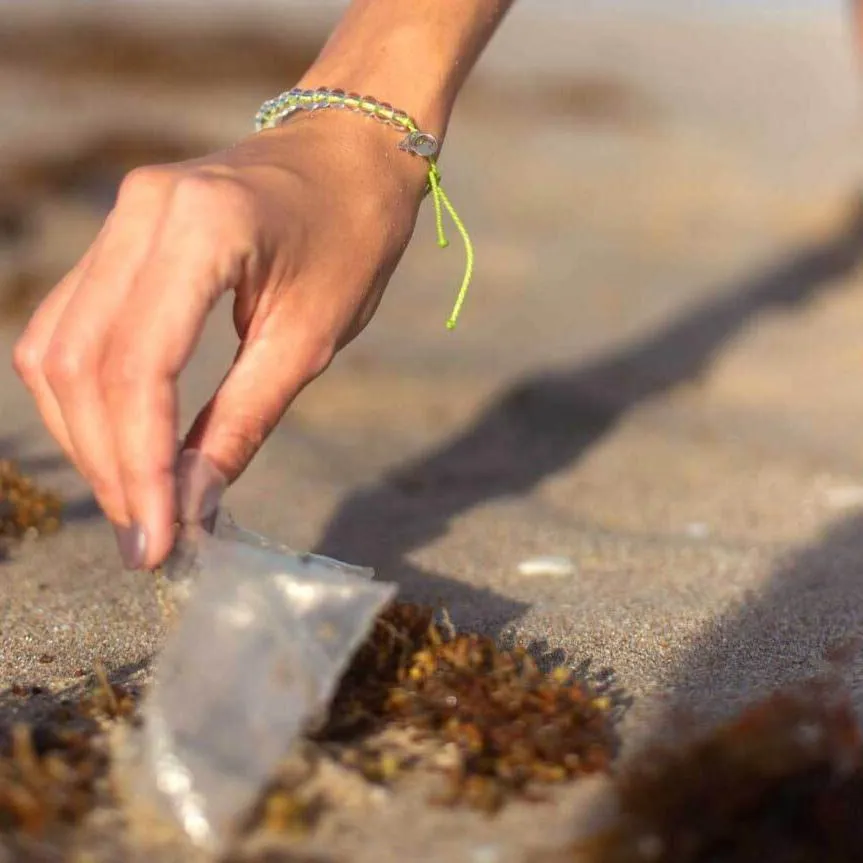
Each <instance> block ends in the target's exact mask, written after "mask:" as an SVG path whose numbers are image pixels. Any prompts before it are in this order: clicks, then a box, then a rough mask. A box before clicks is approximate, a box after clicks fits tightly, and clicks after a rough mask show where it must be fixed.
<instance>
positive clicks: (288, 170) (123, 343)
mask: <svg viewBox="0 0 863 863" xmlns="http://www.w3.org/2000/svg"><path fill="white" fill-rule="evenodd" d="M397 143H398V135H397V134H396V133H394V131H393V130H392V129H389V128H387V127H385V126H383V125H381V124H378V123H375V122H374V121H371V120H368V119H366V118H361V117H357V116H351V115H343V114H339V113H337V112H326V113H322V114H318V115H313V116H308V115H306V116H302V117H299V118H297V119H296V120H291V121H290V122H289V123H287V124H285V125H284V126H283V127H281V128H279V129H277V130H274V131H272V132H267V133H263V134H260V135H256V136H254V137H252V138H250V139H247V140H245V141H244V142H242V143H240V144H238V145H237V146H235V147H233V148H231V149H229V150H226V151H224V152H221V153H217V154H215V155H213V156H209V157H207V158H203V159H200V160H195V161H192V162H185V163H181V164H176V165H167V166H158V167H148V168H141V169H138V170H136V171H134V172H132V173H131V174H130V175H129V176H128V177H127V178H126V180H125V181H124V182H123V184H122V186H121V188H120V192H119V195H118V198H117V203H116V206H115V208H114V209H113V211H112V212H111V213H110V215H109V216H108V218H107V220H106V222H105V225H104V227H103V228H102V230H101V232H100V234H99V236H98V237H97V238H96V241H95V242H94V243H93V245H92V246H91V247H90V249H89V250H88V251H87V253H86V254H85V255H84V257H83V258H82V259H81V261H80V262H79V263H78V264H77V266H76V267H75V268H74V269H73V270H72V271H71V272H70V273H69V274H68V275H67V276H66V277H65V278H64V279H63V281H62V282H61V283H60V284H59V285H58V286H57V287H56V288H55V289H54V290H53V291H52V293H51V294H50V295H49V296H48V297H47V298H46V299H45V301H44V302H43V303H42V305H41V306H40V307H39V309H38V310H37V311H36V313H35V315H34V316H33V318H32V320H31V321H30V323H29V325H28V327H27V330H26V331H25V333H24V334H23V336H22V337H21V339H20V341H19V342H18V344H17V346H16V349H15V357H14V362H15V367H16V369H17V371H18V373H19V374H20V375H21V377H22V378H23V380H24V382H25V383H26V384H27V386H28V388H29V389H30V391H31V392H32V394H33V396H34V397H35V399H36V402H37V404H38V408H39V410H40V412H41V415H42V417H43V419H44V421H45V423H46V425H47V426H48V428H49V430H50V431H51V433H52V434H53V436H54V437H55V438H56V439H57V441H58V443H59V444H60V446H61V447H62V448H63V449H64V451H65V452H66V454H67V456H68V457H69V458H70V459H71V460H72V462H73V463H74V464H75V466H76V467H77V468H78V470H79V471H80V472H81V473H82V474H83V476H84V477H85V478H86V479H87V480H88V482H89V483H90V485H91V486H92V488H93V491H94V494H95V495H96V497H97V499H98V501H99V503H100V505H101V507H102V508H103V510H104V511H105V514H106V515H107V517H108V518H109V519H110V520H111V521H112V522H113V524H114V525H115V526H116V527H117V531H118V540H119V544H120V550H121V552H122V553H123V557H124V561H125V563H126V565H127V566H129V567H130V568H150V567H153V566H156V565H158V564H159V563H160V562H161V561H162V560H163V559H164V558H165V556H166V555H167V553H168V552H169V551H170V548H171V545H172V543H173V538H174V523H175V520H176V506H177V505H176V499H175V498H176V489H175V465H176V457H177V439H178V433H179V429H178V428H177V422H178V421H177V415H178V408H177V385H176V384H177V378H178V376H179V374H180V372H181V370H182V369H183V367H184V366H185V365H186V363H187V362H188V361H189V358H190V356H191V354H192V352H193V350H194V348H195V345H196V343H197V340H198V338H199V336H200V334H201V331H202V329H203V326H204V323H205V319H206V317H207V314H208V313H209V311H210V310H211V309H212V308H213V306H214V304H215V303H216V301H217V300H218V298H219V297H220V296H221V295H222V294H223V293H225V292H226V291H233V292H234V294H235V299H234V324H235V326H236V329H237V333H238V335H239V337H240V346H239V350H238V351H237V354H236V357H235V359H234V363H233V366H232V368H231V369H230V371H229V372H228V374H227V376H226V377H225V378H224V380H223V381H222V383H221V385H220V387H219V389H218V390H217V392H216V393H215V395H214V396H213V398H212V399H211V401H210V402H209V403H208V404H207V406H206V407H205V408H204V410H203V411H202V412H201V414H200V415H199V416H198V417H197V419H196V421H195V423H194V424H193V427H192V429H191V431H190V432H189V435H188V436H187V438H186V440H185V443H184V448H195V449H199V450H201V452H202V453H203V455H204V456H206V457H207V458H208V459H209V460H210V461H211V462H212V463H213V464H215V465H216V466H217V467H218V468H219V470H220V471H221V472H222V473H223V474H224V475H225V477H226V478H227V479H228V481H233V480H234V479H235V478H236V477H237V476H238V475H239V474H240V473H241V472H242V471H243V470H244V468H245V467H246V466H247V465H248V463H249V461H250V460H251V459H252V457H253V456H254V454H255V453H256V452H257V450H258V449H259V447H260V446H261V444H262V443H263V442H264V440H265V438H266V437H267V435H268V434H269V432H270V431H271V430H272V429H273V427H274V426H275V425H276V423H277V422H278V420H279V419H280V418H281V416H282V415H283V413H284V411H285V410H286V408H287V407H288V405H289V404H290V403H291V401H292V400H293V399H294V397H295V396H296V395H297V394H298V393H299V392H300V391H301V390H302V389H303V387H304V386H305V385H306V384H307V383H309V382H310V381H311V380H313V379H314V378H315V377H316V376H317V375H319V374H320V373H321V372H322V371H323V370H324V369H326V367H327V365H328V364H329V363H330V361H331V359H332V358H333V356H334V354H335V353H336V352H337V351H338V350H339V349H340V348H341V347H343V346H344V345H345V344H347V343H348V342H349V341H350V340H351V339H352V338H354V336H356V335H357V334H358V333H359V332H360V331H361V330H362V329H363V327H364V326H365V325H366V324H367V323H368V321H369V319H370V318H371V316H372V314H373V313H374V311H375V309H376V307H377V305H378V303H379V301H380V298H381V294H382V292H383V290H384V287H385V285H386V283H387V281H388V280H389V278H390V276H391V274H392V272H393V270H394V268H395V266H396V264H397V263H398V261H399V260H400V258H401V255H402V253H403V251H404V249H405V246H406V245H407V243H408V241H409V239H410V237H411V234H412V232H413V227H414V223H415V220H416V214H417V210H418V208H419V204H420V202H421V200H422V194H423V190H424V187H425V177H426V171H427V165H426V164H425V162H424V161H423V160H421V159H418V158H414V157H411V156H409V155H408V154H405V153H402V152H400V151H399V150H398V149H397V146H396V145H397Z"/></svg>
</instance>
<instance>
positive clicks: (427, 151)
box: [403, 131, 438, 159]
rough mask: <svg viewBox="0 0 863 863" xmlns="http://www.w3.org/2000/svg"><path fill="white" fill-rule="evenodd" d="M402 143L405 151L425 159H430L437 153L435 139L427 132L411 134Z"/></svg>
mask: <svg viewBox="0 0 863 863" xmlns="http://www.w3.org/2000/svg"><path fill="white" fill-rule="evenodd" d="M403 143H404V148H405V149H406V150H410V152H411V153H416V154H417V156H423V157H424V158H426V159H430V158H431V157H432V156H434V155H435V153H437V151H438V142H437V138H435V136H434V135H432V134H430V133H429V132H420V131H416V132H411V133H410V135H408V136H407V138H405V140H404V142H403Z"/></svg>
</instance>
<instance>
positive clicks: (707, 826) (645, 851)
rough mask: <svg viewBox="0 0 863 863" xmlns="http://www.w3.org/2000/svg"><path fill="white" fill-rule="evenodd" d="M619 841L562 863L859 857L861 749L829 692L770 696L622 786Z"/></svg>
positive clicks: (647, 762) (660, 755)
mask: <svg viewBox="0 0 863 863" xmlns="http://www.w3.org/2000/svg"><path fill="white" fill-rule="evenodd" d="M617 790H618V794H619V800H620V810H621V816H620V819H619V821H618V823H617V824H616V825H615V826H614V827H613V829H612V830H611V831H610V832H608V833H606V834H605V835H602V836H599V837H596V838H595V839H593V840H591V841H590V842H589V843H587V844H579V845H578V846H577V847H575V848H573V849H572V853H571V854H570V855H564V856H561V857H555V858H554V859H555V860H558V861H563V860H566V859H568V860H572V861H574V860H578V861H584V860H589V861H591V863H764V861H770V863H809V861H812V863H816V861H817V863H845V861H848V863H850V861H857V860H860V859H861V857H863V739H861V732H860V728H859V725H858V722H857V718H856V716H855V713H854V710H853V707H852V705H851V703H850V700H848V699H846V698H843V697H840V696H839V695H838V694H837V693H835V692H834V691H832V690H831V689H829V688H827V687H826V686H825V685H824V684H820V683H818V684H809V685H807V686H805V687H803V688H800V689H797V690H794V691H786V692H781V693H778V694H775V695H773V696H772V697H770V698H768V699H767V700H765V701H763V702H762V703H759V704H757V705H755V706H753V707H751V708H750V709H748V710H746V711H745V712H743V713H742V714H741V715H740V716H739V717H738V718H736V719H735V720H733V721H731V722H729V723H727V724H724V725H722V726H720V727H719V728H717V729H716V730H714V731H713V732H711V733H709V734H706V735H704V736H701V737H699V738H697V739H695V740H694V741H693V742H690V743H688V744H686V745H675V746H673V747H668V746H666V747H662V748H655V749H651V750H648V751H646V752H644V753H643V754H642V755H641V757H640V758H639V759H638V760H637V761H636V762H635V763H634V764H633V765H632V767H631V768H630V769H628V770H627V771H626V772H625V773H624V774H623V775H622V776H621V777H620V778H619V780H618V782H617Z"/></svg>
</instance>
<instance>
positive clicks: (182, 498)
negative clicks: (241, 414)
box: [177, 449, 228, 526]
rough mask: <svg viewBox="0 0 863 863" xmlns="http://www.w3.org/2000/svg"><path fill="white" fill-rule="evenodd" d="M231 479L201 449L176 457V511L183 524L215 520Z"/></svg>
mask: <svg viewBox="0 0 863 863" xmlns="http://www.w3.org/2000/svg"><path fill="white" fill-rule="evenodd" d="M227 485H228V482H227V480H226V479H225V477H224V476H223V475H222V473H221V471H220V470H219V469H218V468H217V467H216V466H215V465H214V464H213V462H211V461H210V460H209V459H208V458H207V457H206V456H205V455H204V454H203V453H202V452H201V451H200V450H194V449H187V450H185V451H184V452H181V453H180V456H179V458H178V459H177V510H178V512H179V517H180V521H181V522H182V523H183V524H203V525H205V526H206V525H207V524H208V523H210V522H211V521H212V518H213V516H215V514H216V511H217V510H218V508H219V503H220V502H221V500H222V495H223V494H224V493H225V488H226V487H227Z"/></svg>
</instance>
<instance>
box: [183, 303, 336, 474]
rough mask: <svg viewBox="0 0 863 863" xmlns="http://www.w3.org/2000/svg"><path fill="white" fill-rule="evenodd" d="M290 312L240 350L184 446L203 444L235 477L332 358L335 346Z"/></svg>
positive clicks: (213, 459)
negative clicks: (294, 401)
mask: <svg viewBox="0 0 863 863" xmlns="http://www.w3.org/2000/svg"><path fill="white" fill-rule="evenodd" d="M317 331H318V327H317V326H312V327H306V326H303V320H302V319H300V320H297V319H293V320H290V319H289V318H288V315H286V314H284V313H283V314H275V315H271V316H269V317H268V318H267V319H266V320H265V321H264V322H263V323H262V324H261V326H260V327H257V328H256V333H255V335H254V337H253V338H252V339H250V340H249V341H248V342H247V343H246V344H244V346H243V348H242V349H241V351H240V352H239V354H238V355H237V358H236V360H235V362H234V365H233V366H232V368H231V370H230V371H229V372H228V374H227V375H226V377H225V379H224V380H223V381H222V384H221V386H220V387H219V389H218V391H217V392H216V394H215V395H214V397H213V398H212V400H211V401H210V402H209V404H207V406H206V407H205V408H204V409H203V410H202V411H201V413H200V414H199V415H198V417H197V419H196V420H195V422H194V424H193V426H192V429H191V431H190V432H189V435H188V437H187V439H186V441H185V444H184V446H185V447H187V448H194V449H198V450H200V451H201V452H202V453H203V455H204V456H206V458H207V459H209V460H210V461H211V462H212V463H213V464H215V465H216V466H217V467H218V469H219V471H220V472H221V473H222V474H223V475H224V476H225V477H226V478H227V479H228V481H230V482H232V481H233V480H234V479H236V477H237V476H239V475H240V474H241V473H242V472H243V470H245V468H246V466H247V465H248V464H249V462H250V461H251V460H252V458H253V456H254V455H255V453H257V451H258V450H259V449H260V447H261V446H262V444H263V443H264V441H265V440H266V438H267V436H268V435H269V434H270V432H271V431H272V430H273V428H274V427H275V426H276V424H277V423H278V422H279V420H280V419H281V417H282V416H283V414H284V413H285V411H286V410H287V408H288V406H289V405H290V403H291V402H292V401H293V400H294V399H295V398H296V396H297V395H298V394H299V393H300V391H301V390H302V389H303V387H305V385H306V384H308V383H309V382H311V381H312V380H313V379H314V378H315V377H317V376H318V375H319V374H320V373H321V372H323V371H324V369H325V368H326V367H327V365H328V364H329V362H330V360H331V359H332V356H333V353H334V348H333V347H331V346H330V344H329V343H328V342H327V341H326V340H323V339H316V338H314V337H313V336H311V335H310V334H311V333H314V332H317Z"/></svg>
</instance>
